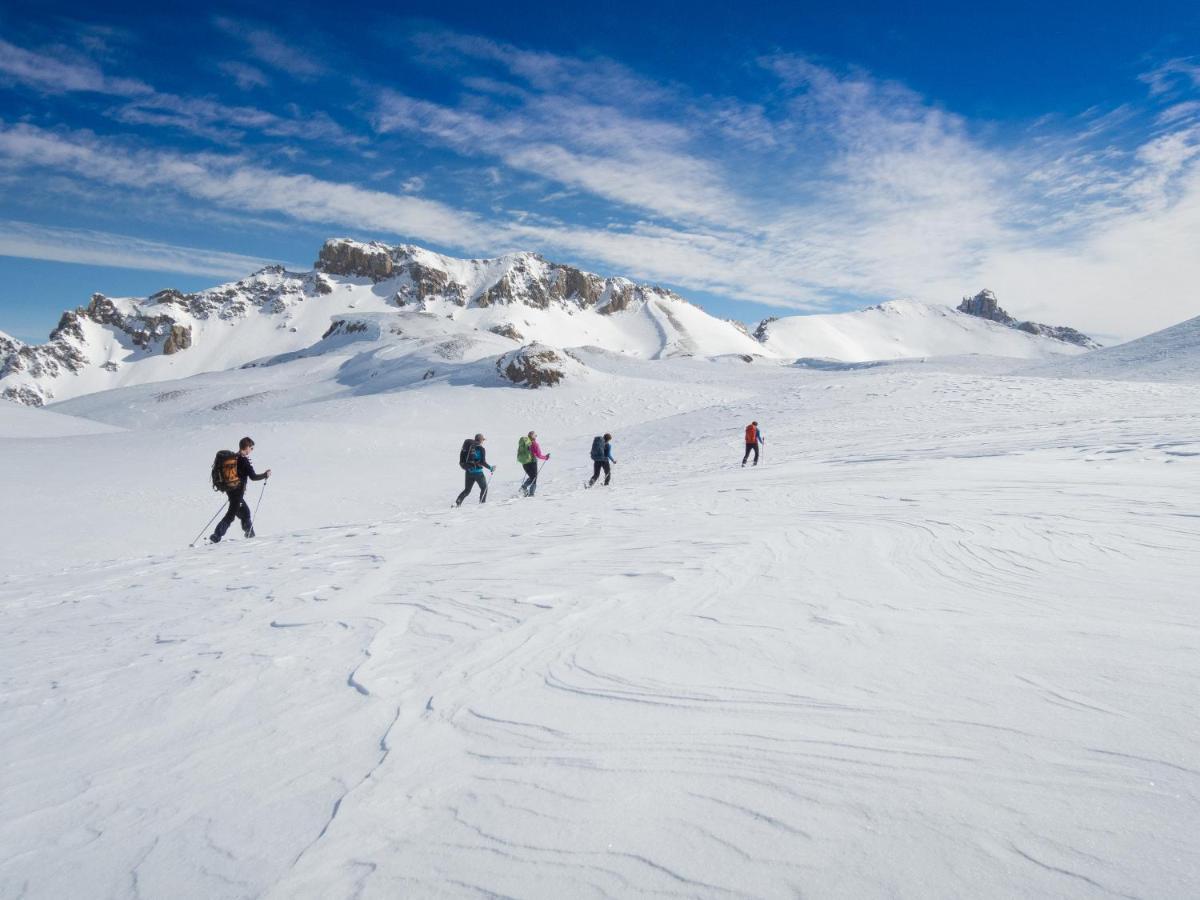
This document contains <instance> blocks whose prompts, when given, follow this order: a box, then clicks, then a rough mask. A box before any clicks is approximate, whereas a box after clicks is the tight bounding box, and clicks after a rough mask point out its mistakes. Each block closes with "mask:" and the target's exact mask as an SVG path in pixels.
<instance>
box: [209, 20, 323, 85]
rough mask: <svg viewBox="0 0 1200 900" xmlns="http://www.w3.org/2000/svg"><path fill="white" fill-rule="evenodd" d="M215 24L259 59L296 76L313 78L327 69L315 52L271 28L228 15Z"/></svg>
mask: <svg viewBox="0 0 1200 900" xmlns="http://www.w3.org/2000/svg"><path fill="white" fill-rule="evenodd" d="M213 24H214V25H216V26H217V28H219V29H220V30H221V31H223V32H225V33H226V34H228V35H230V36H231V37H234V38H237V39H238V40H239V41H241V42H242V43H244V44H245V45H246V50H247V51H248V52H249V53H250V55H251V56H253V57H254V58H255V59H257V60H258V61H259V62H261V63H265V64H266V65H268V66H270V67H271V68H273V69H278V70H279V71H281V72H285V73H287V74H288V75H291V76H292V77H293V78H298V79H300V80H301V81H309V80H311V79H313V78H317V77H319V76H321V75H323V74H325V72H326V67H325V65H324V64H323V63H322V62H321V61H320V60H319V59H318V58H317V57H316V55H315V54H314V53H312V52H311V51H308V50H305V49H303V48H301V47H297V46H295V45H293V44H291V43H289V42H288V41H286V40H284V39H283V38H282V37H280V36H279V35H278V34H276V33H275V32H274V31H271V30H270V29H269V28H263V27H261V26H258V25H254V24H251V23H249V22H243V21H239V20H237V19H231V18H228V17H227V16H217V17H216V18H215V19H213Z"/></svg>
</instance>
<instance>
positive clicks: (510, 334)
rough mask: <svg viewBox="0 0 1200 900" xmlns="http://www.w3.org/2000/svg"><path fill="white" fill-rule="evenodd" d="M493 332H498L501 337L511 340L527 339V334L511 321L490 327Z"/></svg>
mask: <svg viewBox="0 0 1200 900" xmlns="http://www.w3.org/2000/svg"><path fill="white" fill-rule="evenodd" d="M488 331H490V332H491V333H492V334H498V335H500V337H506V338H508V339H509V340H513V341H517V342H518V343H519V342H520V341H523V340H525V336H524V335H523V334H521V332H519V331H517V329H516V328H515V327H514V326H513V324H512V323H511V322H505V323H504V324H502V325H493V326H492V327H491V328H489V329H488Z"/></svg>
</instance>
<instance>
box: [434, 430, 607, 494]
mask: <svg viewBox="0 0 1200 900" xmlns="http://www.w3.org/2000/svg"><path fill="white" fill-rule="evenodd" d="M612 439H613V436H612V435H611V434H605V435H603V436H601V435H597V436H596V437H594V438H592V453H591V457H592V478H591V480H590V481H588V482H586V483H585V484H584V487H589V488H590V487H591V486H592V485H594V484H595V483H596V481H597V480H598V479H599V478H600V475H601V473H603V474H604V484H608V483H609V482H610V481H612V467H613V466H614V465H615V464H616V462H617V461H616V459H615V458H614V457H613V455H612ZM486 440H487V438H486V437H484V436H483V435H482V434H477V435H475V437H473V438H467V439H466V440H465V441H463V445H462V450H460V451H459V454H458V465H459V467H460V468H461V469H462V470H463V473H464V484H463V489H462V493H460V494H459V495H458V497H456V498H455V500H454V505H455V506H462V502H463V501H464V500H466V499H467V497H469V496H470V495H471V491H472V490H473V489H474V487H475V485H479V502H480V503H486V502H487V495H488V480H487V476H486V475H484V470H485V469H486V470H487V471H488V472H489V473H492V472H495V471H496V467H495V466H493V465H492V464H491V463H489V462H488V461H487V450H486V449H485V448H484V446H483V444H484V442H485V441H486ZM549 461H550V454H549V453H543V452H542V448H541V446H540V445H539V444H538V439H537V432H536V431H531V432H529V433H528V434H525V435H522V436H521V438H520V440H518V441H517V462H519V463H520V464H521V468H522V469H524V470H525V480H524V481H522V482H521V486H520V488H518V489H517V491H518V493H519V494H520V495H521V496H522V497H532V496H534V494H535V493H536V492H537V480H538V474H539V472H540V467H539V466H538V463H539V462H543V463H545V462H549Z"/></svg>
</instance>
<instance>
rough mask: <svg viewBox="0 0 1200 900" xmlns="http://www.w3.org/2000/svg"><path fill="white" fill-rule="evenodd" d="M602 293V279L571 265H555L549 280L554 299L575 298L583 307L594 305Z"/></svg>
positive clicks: (551, 294)
mask: <svg viewBox="0 0 1200 900" xmlns="http://www.w3.org/2000/svg"><path fill="white" fill-rule="evenodd" d="M603 294H604V279H603V278H601V277H599V276H598V275H592V274H589V273H587V272H581V271H580V270H579V269H576V268H573V267H572V266H556V267H555V268H554V273H553V276H552V280H551V282H550V296H551V297H553V298H554V299H555V300H577V301H579V305H580V306H583V307H588V306H595V305H596V304H597V303H598V302H599V301H600V297H601V296H602V295H603Z"/></svg>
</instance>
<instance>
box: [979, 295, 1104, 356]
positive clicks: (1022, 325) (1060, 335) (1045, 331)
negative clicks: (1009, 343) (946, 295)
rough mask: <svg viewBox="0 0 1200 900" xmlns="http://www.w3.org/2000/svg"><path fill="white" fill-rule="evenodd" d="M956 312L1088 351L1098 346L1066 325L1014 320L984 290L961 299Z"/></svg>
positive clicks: (992, 296) (994, 296) (993, 296)
mask: <svg viewBox="0 0 1200 900" xmlns="http://www.w3.org/2000/svg"><path fill="white" fill-rule="evenodd" d="M958 311H959V312H962V313H966V314H967V315H969V316H977V317H979V318H981V319H988V320H990V321H992V322H998V323H1000V324H1001V325H1007V326H1008V327H1009V328H1017V329H1019V330H1021V331H1026V332H1028V333H1029V334H1039V335H1042V336H1043V337H1048V338H1053V339H1054V340H1056V341H1063V342H1064V343H1067V344H1075V345H1076V346H1078V347H1085V348H1087V349H1088V350H1094V349H1095V348H1097V347H1099V346H1100V345H1099V344H1098V343H1096V341H1094V340H1092V338H1090V337H1088V336H1087V335H1086V334H1084V333H1083V332H1081V331H1076V330H1075V329H1074V328H1069V327H1068V326H1066V325H1043V324H1041V323H1040V322H1022V321H1020V320H1018V319H1015V318H1013V317H1012V316H1010V315H1009V314H1008V313H1007V312H1005V311H1004V310H1003V309H1002V308H1001V307H1000V303H999V301H998V300H997V299H996V295H995V294H993V293H992V292H991V291H989V290H986V289H985V290H982V291H980V292H979V293H978V294H976V295H975V296H974V297H963V299H962V303H960V304H958Z"/></svg>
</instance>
